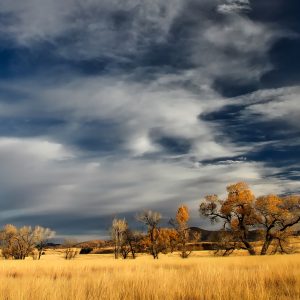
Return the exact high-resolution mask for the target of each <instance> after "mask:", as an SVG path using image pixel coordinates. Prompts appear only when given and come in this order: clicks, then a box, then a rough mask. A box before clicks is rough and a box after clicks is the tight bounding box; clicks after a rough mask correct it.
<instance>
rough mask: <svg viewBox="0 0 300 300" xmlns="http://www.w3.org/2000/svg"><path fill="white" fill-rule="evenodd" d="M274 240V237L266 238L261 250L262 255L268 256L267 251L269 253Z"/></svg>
mask: <svg viewBox="0 0 300 300" xmlns="http://www.w3.org/2000/svg"><path fill="white" fill-rule="evenodd" d="M272 240H273V238H272V237H268V236H267V237H266V239H265V242H264V244H263V246H262V248H261V252H260V255H266V254H267V251H268V249H269V247H270V245H271V243H272Z"/></svg>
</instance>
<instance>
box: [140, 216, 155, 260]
mask: <svg viewBox="0 0 300 300" xmlns="http://www.w3.org/2000/svg"><path fill="white" fill-rule="evenodd" d="M137 220H138V221H139V222H141V223H143V224H144V225H146V226H147V229H148V239H149V250H150V253H151V255H152V256H153V258H154V259H158V253H159V248H158V240H159V234H160V228H159V227H158V225H159V222H160V221H161V214H160V213H159V212H154V211H151V210H147V211H144V212H142V213H140V214H139V215H138V216H137Z"/></svg>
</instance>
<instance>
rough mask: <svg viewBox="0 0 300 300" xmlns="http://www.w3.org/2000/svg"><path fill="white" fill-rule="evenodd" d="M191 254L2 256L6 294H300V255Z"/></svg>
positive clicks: (0, 291) (2, 293)
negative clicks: (71, 257) (155, 256)
mask: <svg viewBox="0 0 300 300" xmlns="http://www.w3.org/2000/svg"><path fill="white" fill-rule="evenodd" d="M208 254H209V252H201V251H200V252H195V253H193V254H192V255H193V256H191V257H190V258H188V259H185V260H183V259H181V258H179V257H178V256H177V255H175V254H172V255H161V256H160V259H159V260H156V261H155V260H153V259H152V258H151V257H150V256H147V255H142V256H139V257H138V258H137V259H136V260H131V259H129V260H121V259H120V260H117V261H116V260H114V259H113V257H112V255H93V254H91V255H81V256H78V257H77V258H76V259H75V260H71V261H66V260H64V259H63V257H62V255H61V254H53V253H52V254H50V255H45V256H43V257H42V259H41V260H40V261H34V260H31V259H26V260H24V261H16V260H11V261H9V260H7V261H5V260H1V261H0V299H7V300H8V299H9V300H19V299H22V300H35V299H37V300H43V299H49V300H50V299H51V300H53V299H55V300H56V299H60V300H64V299H74V300H75V299H122V300H126V299H137V300H138V299H140V300H147V299H157V300H163V299H166V300H167V299H182V300H183V299H185V300H192V299H201V300H205V299H230V300H232V299H255V300H258V299H272V300H275V299H278V300H281V299H300V254H293V255H276V256H266V257H260V256H254V257H249V256H232V257H211V256H208Z"/></svg>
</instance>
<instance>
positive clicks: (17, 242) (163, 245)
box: [0, 182, 300, 259]
mask: <svg viewBox="0 0 300 300" xmlns="http://www.w3.org/2000/svg"><path fill="white" fill-rule="evenodd" d="M199 214H200V216H201V217H205V218H208V219H209V220H210V221H211V222H212V223H216V222H219V224H220V228H221V229H220V230H219V233H220V234H219V240H218V241H217V242H216V243H215V253H216V254H221V255H230V254H231V253H232V252H233V251H234V250H238V249H244V250H247V251H248V253H249V254H250V255H258V254H260V255H266V254H274V253H276V252H281V253H289V252H290V251H291V245H290V237H291V236H293V235H294V233H295V231H296V230H297V227H296V226H297V225H299V224H300V196H299V195H288V196H278V195H273V194H269V195H264V196H260V197H255V196H254V194H253V192H252V191H251V189H250V188H249V186H248V185H247V184H246V183H244V182H238V183H235V184H232V185H229V186H228V187H227V196H226V197H225V199H221V198H220V197H219V196H217V195H215V194H212V195H207V196H206V197H205V198H204V199H203V200H202V201H201V202H200V205H199ZM136 220H137V221H138V222H140V223H142V224H143V225H144V226H145V229H146V231H145V232H139V231H136V230H134V229H131V228H130V227H129V225H128V223H127V221H126V219H119V218H114V219H113V221H112V225H111V228H110V234H111V245H112V247H113V252H114V257H115V258H116V259H118V258H119V257H122V258H124V259H126V258H129V257H131V258H133V259H135V258H136V254H137V253H139V252H147V253H149V254H150V255H151V256H152V257H153V258H154V259H158V257H159V253H168V252H174V251H176V252H179V255H180V257H182V258H188V257H189V256H190V254H191V253H192V251H193V249H194V246H195V245H198V246H199V243H200V242H201V234H200V231H199V230H198V231H197V230H195V227H190V225H189V220H190V212H189V209H188V207H187V206H186V205H180V206H179V207H178V209H177V211H176V215H175V216H174V218H171V219H170V220H169V222H168V224H169V227H167V228H166V227H162V226H161V221H162V216H161V214H160V213H159V212H155V211H151V210H146V211H143V212H141V213H139V214H138V215H137V216H136ZM298 230H299V229H298ZM253 233H255V236H256V241H253ZM54 235H55V232H54V231H53V230H51V229H49V228H44V227H41V226H36V227H34V228H32V227H30V226H23V227H21V228H17V227H16V226H14V225H6V226H4V228H3V229H2V230H1V231H0V244H1V250H2V256H3V257H4V258H6V259H8V258H14V259H25V257H27V256H29V255H31V256H33V258H34V259H40V258H41V255H42V253H43V251H44V249H45V247H46V246H47V244H48V242H49V239H51V238H53V237H54ZM75 247H76V243H75V242H74V241H71V240H68V241H67V242H65V245H64V249H65V258H66V259H72V258H74V257H75V256H76V255H77V254H78V251H77V249H75ZM198 248H199V247H198Z"/></svg>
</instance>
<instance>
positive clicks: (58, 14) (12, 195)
mask: <svg viewBox="0 0 300 300" xmlns="http://www.w3.org/2000/svg"><path fill="white" fill-rule="evenodd" d="M262 2H264V3H265V4H266V5H269V7H270V9H271V8H272V5H271V4H270V3H269V1H262ZM260 3H261V2H260ZM260 5H261V4H258V2H256V1H229V0H228V1H220V0H218V1H217V0H213V1H206V0H202V1H200V0H198V1H196V0H193V1H192V0H190V1H181V0H176V1H172V2H170V1H169V2H168V1H167V2H166V1H161V0H156V1H146V0H144V1H141V0H132V1H127V2H126V3H123V2H121V1H117V0H113V1H96V0H89V1H80V0H79V1H75V0H67V1H47V0H43V1H35V0H26V1H23V2H22V3H20V2H19V1H10V2H7V1H0V40H1V41H2V46H1V51H0V61H1V64H2V66H3V68H2V69H1V71H0V79H1V80H0V161H1V166H2V168H1V171H0V177H1V179H2V180H1V199H2V200H1V201H0V206H1V219H0V221H1V224H5V223H10V222H12V223H17V224H24V223H30V224H35V223H41V225H44V226H49V227H52V228H54V229H55V230H57V231H58V232H59V233H60V234H61V235H62V236H66V235H76V234H77V236H82V238H89V237H96V236H105V235H106V234H107V233H106V232H105V230H106V229H107V228H108V226H109V223H110V221H111V219H112V218H113V217H114V216H116V215H120V216H121V215H124V216H126V217H127V218H128V219H129V220H131V221H132V222H133V220H134V215H135V214H136V212H137V211H139V210H142V209H144V208H151V209H159V210H160V211H162V212H163V215H164V217H165V220H167V219H168V218H169V217H171V216H172V214H174V212H175V210H176V207H177V205H178V204H179V203H182V202H184V203H186V204H188V205H189V206H190V207H191V208H192V209H193V218H192V223H193V224H195V225H201V226H208V224H206V223H205V221H204V220H202V219H200V217H198V215H197V206H198V203H199V201H200V199H201V198H202V197H203V196H204V195H205V194H207V193H212V192H214V193H221V194H223V193H224V190H225V186H226V185H227V184H228V183H231V182H235V181H237V180H245V181H247V182H249V183H250V184H251V185H252V187H253V189H254V191H255V192H256V193H257V194H261V193H268V192H273V193H287V192H291V191H293V192H295V191H299V189H300V185H299V181H298V180H299V171H300V165H299V153H298V148H299V129H300V126H299V124H300V123H299V114H300V109H299V107H298V105H297V101H298V100H297V99H298V95H299V86H298V81H297V80H298V79H297V75H296V74H297V69H296V66H295V65H294V66H293V68H292V67H290V68H289V69H288V70H287V69H286V64H283V61H284V60H285V51H288V50H285V49H286V48H285V46H284V45H285V43H286V41H289V43H290V44H291V43H292V45H293V47H297V45H298V44H297V43H298V42H297V41H298V32H297V27H295V25H294V23H293V22H291V23H289V22H287V19H286V18H288V17H285V18H284V17H282V19H279V18H278V20H277V19H276V12H277V11H276V7H274V12H273V13H274V15H275V17H274V18H275V20H276V21H277V22H275V21H274V18H272V17H271V16H273V15H272V11H271V12H270V15H264V12H265V9H264V8H262V7H261V6H260ZM282 5H284V4H282ZM291 5H292V4H291ZM295 5H296V4H295ZM271 10H272V9H271ZM290 18H291V19H292V18H293V16H292V15H291V16H290ZM291 24H292V25H291ZM282 45H283V46H282ZM289 49H291V47H289ZM289 51H290V50H289ZM284 74H286V76H288V75H289V74H290V75H291V77H292V78H293V81H292V82H290V83H289V82H287V81H286V80H285V81H284V82H283V80H282V78H283V75H284Z"/></svg>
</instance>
